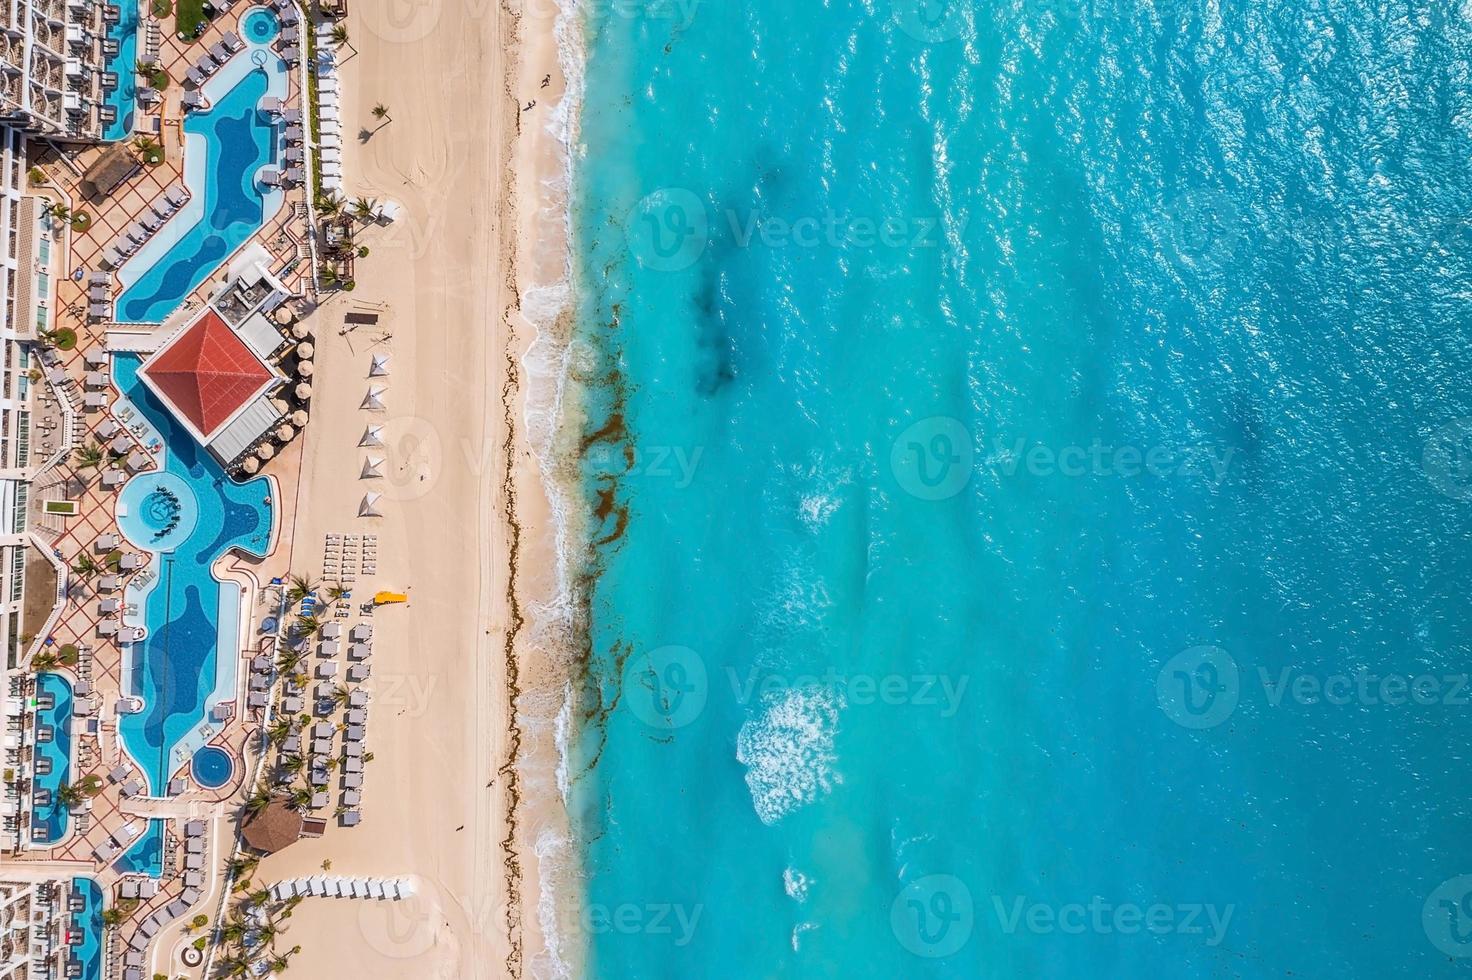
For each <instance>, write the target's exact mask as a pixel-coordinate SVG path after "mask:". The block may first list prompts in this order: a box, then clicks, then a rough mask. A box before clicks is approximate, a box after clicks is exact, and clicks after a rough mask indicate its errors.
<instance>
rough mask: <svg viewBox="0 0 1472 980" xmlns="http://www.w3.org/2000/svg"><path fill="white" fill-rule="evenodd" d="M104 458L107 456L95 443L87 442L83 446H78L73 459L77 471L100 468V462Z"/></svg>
mask: <svg viewBox="0 0 1472 980" xmlns="http://www.w3.org/2000/svg"><path fill="white" fill-rule="evenodd" d="M106 458H107V454H106V453H105V452H103V449H102V447H101V446H99V445H98V444H97V443H95V442H89V443H87V444H86V445H85V446H78V447H77V452H76V455H75V456H74V457H73V459H74V461H75V463H76V466H77V469H79V470H89V469H95V468H97V467H99V466H101V465H102V461H103V460H104V459H106Z"/></svg>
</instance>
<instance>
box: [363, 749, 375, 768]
mask: <svg viewBox="0 0 1472 980" xmlns="http://www.w3.org/2000/svg"><path fill="white" fill-rule="evenodd" d="M372 761H373V753H372V752H364V753H363V765H365V766H366V765H367V764H368V763H370V762H372Z"/></svg>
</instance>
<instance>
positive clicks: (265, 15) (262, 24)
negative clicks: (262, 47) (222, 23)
mask: <svg viewBox="0 0 1472 980" xmlns="http://www.w3.org/2000/svg"><path fill="white" fill-rule="evenodd" d="M240 29H241V30H242V31H244V32H245V36H246V39H247V40H250V41H254V42H255V43H256V44H270V43H271V41H273V40H274V39H275V37H276V35H277V34H280V33H281V21H279V20H277V19H276V14H275V12H274V11H270V10H253V11H251V12H250V13H248V14H246V15H245V19H244V20H242V21H241V22H240Z"/></svg>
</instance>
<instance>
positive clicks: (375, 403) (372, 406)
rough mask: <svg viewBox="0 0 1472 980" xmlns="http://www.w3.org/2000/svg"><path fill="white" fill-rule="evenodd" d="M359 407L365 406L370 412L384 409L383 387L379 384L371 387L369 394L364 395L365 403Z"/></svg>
mask: <svg viewBox="0 0 1472 980" xmlns="http://www.w3.org/2000/svg"><path fill="white" fill-rule="evenodd" d="M358 407H359V408H365V409H367V410H368V411H370V412H381V411H383V388H382V387H380V386H379V385H373V386H372V387H370V388H369V389H368V394H366V395H364V396H363V404H361V405H359V406H358Z"/></svg>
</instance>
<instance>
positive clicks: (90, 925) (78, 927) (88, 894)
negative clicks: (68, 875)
mask: <svg viewBox="0 0 1472 980" xmlns="http://www.w3.org/2000/svg"><path fill="white" fill-rule="evenodd" d="M72 890H73V891H75V892H77V893H78V894H80V895H81V896H82V907H81V908H80V909H78V910H77V911H76V912H73V913H72V924H71V930H70V934H69V935H68V936H67V942H68V943H69V944H70V946H71V956H72V957H73V958H75V960H76V961H77V962H78V963H80V964H81V966H82V973H81V980H102V887H101V886H100V885H98V884H97V882H95V881H93V880H92V879H91V878H73V879H72Z"/></svg>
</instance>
